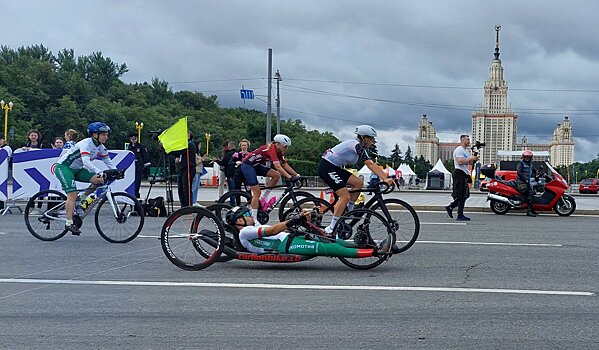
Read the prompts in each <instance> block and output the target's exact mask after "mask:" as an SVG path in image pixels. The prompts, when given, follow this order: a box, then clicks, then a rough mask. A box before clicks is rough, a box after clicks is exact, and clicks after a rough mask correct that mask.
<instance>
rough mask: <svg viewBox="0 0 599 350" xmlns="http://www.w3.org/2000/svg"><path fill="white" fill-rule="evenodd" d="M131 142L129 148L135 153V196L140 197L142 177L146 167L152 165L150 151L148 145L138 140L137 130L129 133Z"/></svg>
mask: <svg viewBox="0 0 599 350" xmlns="http://www.w3.org/2000/svg"><path fill="white" fill-rule="evenodd" d="M129 142H130V143H129V145H128V146H127V150H129V151H131V152H133V154H135V196H136V197H137V198H140V197H141V195H140V193H139V189H140V187H141V178H142V176H143V174H144V169H145V168H146V167H147V166H150V152H148V149H147V148H146V146H144V145H142V144H141V143H139V142H137V133H135V132H132V133H130V134H129Z"/></svg>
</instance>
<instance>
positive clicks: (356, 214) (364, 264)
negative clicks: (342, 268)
mask: <svg viewBox="0 0 599 350" xmlns="http://www.w3.org/2000/svg"><path fill="white" fill-rule="evenodd" d="M338 230H345V231H347V230H349V231H350V232H344V235H345V236H346V237H352V239H353V242H354V243H355V244H356V245H357V246H358V247H359V248H372V249H375V250H377V249H378V246H379V245H380V244H381V242H383V241H384V240H389V241H390V244H389V247H392V246H393V244H394V243H395V232H394V231H393V229H392V228H391V226H389V224H388V223H387V220H385V218H384V217H383V216H382V215H381V214H379V213H377V212H375V211H373V210H370V209H362V208H361V209H354V210H351V211H349V212H348V213H346V214H345V215H343V216H342V217H340V218H339V221H337V224H336V225H335V231H338ZM389 252H390V250H389V251H388V252H386V253H382V254H376V255H375V256H370V257H362V258H344V257H340V258H339V260H340V261H341V262H342V263H343V264H345V265H346V266H349V267H351V268H352V269H356V270H369V269H372V268H374V267H377V266H379V265H380V264H382V263H383V262H384V261H386V260H387V259H388V258H389Z"/></svg>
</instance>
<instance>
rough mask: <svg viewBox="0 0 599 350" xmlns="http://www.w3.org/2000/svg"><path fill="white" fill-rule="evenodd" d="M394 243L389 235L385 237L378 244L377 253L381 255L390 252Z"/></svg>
mask: <svg viewBox="0 0 599 350" xmlns="http://www.w3.org/2000/svg"><path fill="white" fill-rule="evenodd" d="M392 243H393V242H391V239H390V238H389V237H387V238H385V239H384V240H382V241H381V242H380V243H379V244H378V245H377V253H378V254H380V255H383V254H389V252H390V251H391V244H392Z"/></svg>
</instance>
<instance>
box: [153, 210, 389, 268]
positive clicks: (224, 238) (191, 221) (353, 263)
mask: <svg viewBox="0 0 599 350" xmlns="http://www.w3.org/2000/svg"><path fill="white" fill-rule="evenodd" d="M225 206H227V205H225V204H218V205H217V207H207V208H201V207H187V208H182V209H179V210H177V211H175V212H174V213H173V214H172V215H171V216H169V217H168V218H167V220H166V222H165V223H164V225H163V226H162V230H161V233H160V242H161V245H162V250H163V252H164V254H165V255H166V257H167V258H168V260H169V261H170V262H171V263H173V264H174V265H175V266H177V267H179V268H182V269H185V270H191V271H197V270H202V269H205V268H207V267H209V266H210V265H212V264H214V263H215V262H218V261H221V262H222V261H228V260H232V259H236V260H246V261H261V262H273V263H294V262H301V261H306V260H310V259H313V258H316V257H317V256H327V257H336V258H338V259H339V260H340V261H341V262H342V263H343V264H345V265H346V266H349V267H351V268H354V269H359V270H367V269H372V268H374V267H376V266H378V265H380V264H382V263H383V262H385V261H386V260H388V259H389V257H390V256H391V255H392V253H390V252H387V253H380V252H378V250H377V248H378V244H380V242H382V241H384V240H385V239H388V240H391V242H394V241H395V232H394V231H393V230H392V228H391V227H390V226H389V224H388V223H387V221H386V220H385V218H384V217H383V216H382V215H381V214H379V213H377V212H375V211H372V210H370V209H363V208H362V209H355V210H352V211H350V212H348V213H347V214H345V215H344V216H342V217H341V218H340V219H339V221H340V222H342V223H347V224H346V225H345V226H347V227H349V226H350V224H349V223H350V222H351V223H353V226H351V227H349V229H350V230H351V231H352V232H351V234H350V235H351V236H353V241H340V240H335V239H332V238H329V237H327V236H326V235H325V234H324V231H323V230H322V229H321V228H320V227H319V226H321V223H320V221H319V220H320V216H321V214H320V213H319V208H314V209H313V213H312V220H311V221H309V222H307V223H305V224H304V225H302V226H300V227H297V228H292V229H289V232H290V236H289V237H288V239H287V240H286V244H285V245H284V246H282V247H277V249H276V250H273V249H272V246H270V245H266V242H265V245H263V246H262V247H263V248H270V250H269V251H267V252H266V253H263V254H257V253H252V252H249V251H247V250H246V249H245V248H244V247H243V246H242V245H241V242H240V241H239V231H237V229H236V228H234V227H231V226H229V225H227V224H225V223H224V222H223V220H222V218H221V217H219V216H217V215H216V214H215V213H214V212H215V211H216V210H221V211H222V209H224V207H225ZM210 209H212V211H211V210H210ZM295 237H303V238H304V239H303V240H302V242H309V243H308V244H314V245H319V248H320V249H319V250H317V251H318V253H316V254H309V253H307V251H306V253H305V254H297V253H289V249H290V246H292V245H293V240H294V239H295ZM259 241H261V240H259ZM264 241H266V240H264ZM283 242H285V241H283ZM331 243H335V244H339V245H342V246H344V247H346V248H355V249H351V250H344V252H343V253H341V252H339V251H337V250H334V249H331V248H332V247H333V246H332V245H330V244H331ZM258 244H260V243H259V242H258ZM281 244H283V243H281ZM327 244H328V246H327ZM327 247H329V249H327ZM281 250H282V251H281ZM350 251H351V253H349V252H350ZM310 252H311V253H313V250H311V251H310Z"/></svg>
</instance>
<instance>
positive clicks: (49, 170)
mask: <svg viewBox="0 0 599 350" xmlns="http://www.w3.org/2000/svg"><path fill="white" fill-rule="evenodd" d="M65 152H66V150H65ZM60 153H61V150H59V149H31V150H29V151H22V150H17V151H15V153H14V154H13V168H12V178H13V185H12V197H11V198H12V199H23V198H30V197H31V196H33V195H34V194H36V193H37V192H39V191H43V190H48V189H50V190H58V191H61V192H62V187H61V186H60V182H59V181H58V178H56V176H55V175H54V164H55V163H56V161H57V160H58V157H59V156H60ZM108 154H109V155H110V158H111V159H112V162H113V163H114V164H115V165H116V167H117V169H119V170H125V169H126V170H125V178H124V179H122V180H117V181H115V182H114V183H113V185H112V186H111V187H112V190H113V191H114V192H121V191H124V192H127V193H129V194H130V195H133V196H135V155H134V154H133V152H131V151H108ZM93 162H94V165H95V166H97V167H98V168H99V169H101V170H104V169H107V168H108V167H107V166H106V164H104V162H103V161H101V160H97V159H96V160H93ZM87 186H89V184H87V183H84V182H77V188H78V189H83V188H86V187H87Z"/></svg>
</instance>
